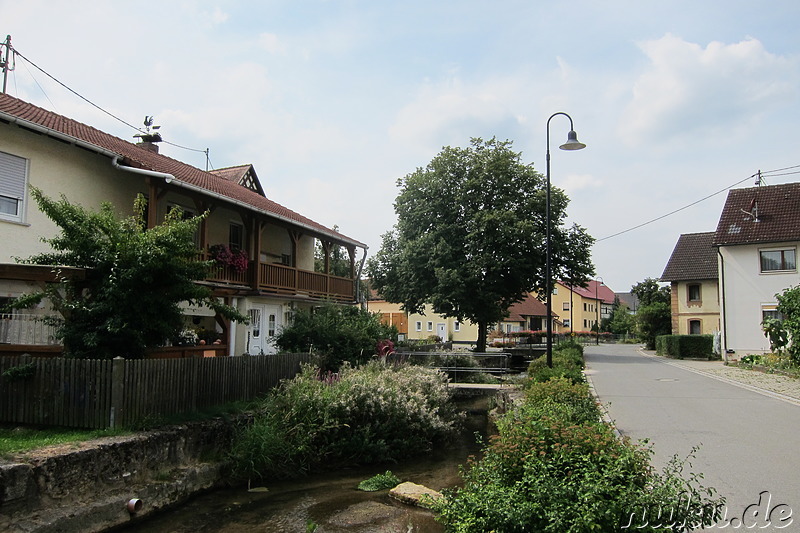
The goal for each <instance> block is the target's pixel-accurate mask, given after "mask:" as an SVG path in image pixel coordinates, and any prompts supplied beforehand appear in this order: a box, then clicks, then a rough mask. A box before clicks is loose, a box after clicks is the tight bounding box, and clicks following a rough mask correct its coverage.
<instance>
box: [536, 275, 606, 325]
mask: <svg viewBox="0 0 800 533" xmlns="http://www.w3.org/2000/svg"><path fill="white" fill-rule="evenodd" d="M614 300H615V294H614V291H612V290H611V289H610V288H609V287H608V286H607V285H605V284H604V283H603V282H602V281H598V280H589V281H588V282H587V283H586V285H585V286H577V285H572V286H571V285H569V284H567V283H566V282H564V281H556V282H555V284H554V285H553V297H552V307H553V316H555V317H556V318H557V320H559V321H560V322H561V326H560V327H558V328H554V329H553V331H555V332H557V333H572V332H578V331H592V330H593V329H594V328H595V325H596V324H597V323H598V321H602V320H603V319H607V318H611V314H612V312H613V309H614Z"/></svg>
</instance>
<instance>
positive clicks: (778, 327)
mask: <svg viewBox="0 0 800 533" xmlns="http://www.w3.org/2000/svg"><path fill="white" fill-rule="evenodd" d="M775 298H776V299H777V300H778V305H777V307H776V309H775V310H776V311H777V313H778V316H779V317H780V318H774V317H772V318H765V319H764V320H763V322H762V326H763V328H764V334H765V335H766V336H767V338H768V339H769V344H770V348H771V349H772V351H773V352H775V353H777V354H784V353H786V354H788V355H789V357H790V358H791V360H792V362H794V363H795V364H800V286H796V287H789V288H788V289H785V290H784V291H783V292H781V293H779V294H776V295H775Z"/></svg>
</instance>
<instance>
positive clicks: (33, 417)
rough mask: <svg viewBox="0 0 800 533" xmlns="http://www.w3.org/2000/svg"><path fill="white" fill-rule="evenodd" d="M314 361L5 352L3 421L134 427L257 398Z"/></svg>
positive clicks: (300, 357) (0, 397)
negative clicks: (14, 354)
mask: <svg viewBox="0 0 800 533" xmlns="http://www.w3.org/2000/svg"><path fill="white" fill-rule="evenodd" d="M310 360H311V356H310V355H308V354H278V355H267V356H252V357H251V356H238V357H203V358H185V359H140V360H128V359H121V358H119V359H113V360H89V359H65V358H38V357H30V356H26V355H23V356H19V357H0V375H2V377H0V422H1V423H15V424H36V425H48V426H65V427H75V428H88V429H105V428H117V427H130V426H132V425H135V424H137V423H141V422H142V421H145V420H148V419H151V420H152V419H160V418H162V417H167V416H171V415H176V414H186V413H193V412H196V411H199V410H202V409H206V408H210V407H214V406H217V405H222V404H225V403H228V402H233V401H240V400H252V399H255V398H257V397H258V396H261V395H263V394H264V393H266V392H267V391H269V390H270V389H271V388H273V387H275V386H276V385H277V384H278V383H279V382H280V380H282V379H286V378H292V377H294V376H295V375H296V374H297V372H299V370H300V365H301V363H304V362H309V361H310ZM9 369H12V370H11V372H6V371H8V370H9ZM14 375H16V377H14Z"/></svg>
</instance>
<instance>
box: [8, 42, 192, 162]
mask: <svg viewBox="0 0 800 533" xmlns="http://www.w3.org/2000/svg"><path fill="white" fill-rule="evenodd" d="M12 50H13V52H14V54H15V55H18V56H19V57H21V58H22V59H24V60H25V61H27V62H28V63H30V64H31V65H33V66H34V67H36V69H37V70H39V72H41V73H42V74H44V75H45V76H47V77H48V78H50V79H51V80H53V81H54V82H56V83H58V84H59V85H61V86H62V87H64V88H65V89H66V90H68V91H69V92H71V93H72V94H74V95H75V96H77V97H78V98H80V99H81V100H83V101H84V102H86V103H87V104H89V105H91V106H93V107H95V108H96V109H98V110H100V111H102V112H103V113H105V114H106V115H108V116H110V117H111V118H113V119H115V120H118V121H119V122H121V123H123V124H125V125H126V126H128V127H129V128H133V129H134V130H136V131H138V132H139V133H147V132H146V131H145V130H143V129H141V128H139V127H137V126H134V125H133V124H131V123H130V122H127V121H125V120H123V119H121V118H120V117H118V116H116V115H114V114H113V113H111V112H109V111H106V110H105V109H103V108H102V107H100V106H99V105H97V104H95V103H94V102H92V101H91V100H89V99H88V98H86V97H85V96H82V95H80V94H78V93H77V92H76V91H74V90H73V89H71V88H69V87H68V86H67V85H66V84H65V83H63V82H61V81H59V80H58V79H56V78H55V77H54V76H53V75H51V74H49V73H48V72H47V71H45V70H44V69H43V68H42V67H40V66H39V65H37V64H36V63H34V62H33V61H31V60H30V59H28V58H27V57H25V56H24V55H22V54H21V53H20V52H19V50H17V49H16V48H13V49H12ZM29 72H30V71H29ZM31 77H32V78H33V81H34V82H36V85H38V86H39V89H40V90H41V91H42V93H43V94H44V95H45V98H47V100H48V101H49V102H50V104H51V105H53V107H54V108H55V104H53V101H52V100H50V98H49V97H48V96H47V94H46V93H45V92H44V89H43V88H42V86H41V85H39V82H38V81H37V80H36V78H34V77H33V75H31ZM161 142H163V143H165V144H168V145H170V146H174V147H176V148H180V149H182V150H189V151H191V152H201V153H204V154H206V160H207V161H208V148H206V149H205V150H200V149H197V148H189V147H187V146H181V145H180V144H175V143H172V142H169V141H163V140H162V141H161Z"/></svg>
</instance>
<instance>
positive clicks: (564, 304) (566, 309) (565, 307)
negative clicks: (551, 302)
mask: <svg viewBox="0 0 800 533" xmlns="http://www.w3.org/2000/svg"><path fill="white" fill-rule="evenodd" d="M561 309H563V310H564V311H569V302H564V303H563V304H562V305H561Z"/></svg>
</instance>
